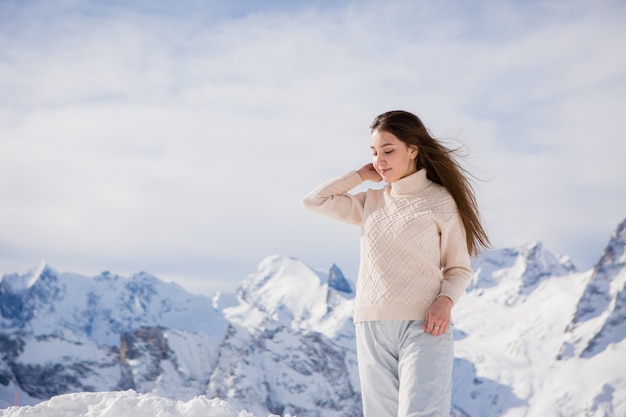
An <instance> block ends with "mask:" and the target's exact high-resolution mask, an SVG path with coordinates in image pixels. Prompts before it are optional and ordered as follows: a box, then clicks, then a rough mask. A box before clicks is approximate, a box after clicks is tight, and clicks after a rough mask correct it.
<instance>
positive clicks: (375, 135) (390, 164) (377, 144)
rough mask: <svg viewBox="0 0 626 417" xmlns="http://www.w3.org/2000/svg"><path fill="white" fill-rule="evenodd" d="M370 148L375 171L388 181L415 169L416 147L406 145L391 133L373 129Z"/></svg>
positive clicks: (396, 179)
mask: <svg viewBox="0 0 626 417" xmlns="http://www.w3.org/2000/svg"><path fill="white" fill-rule="evenodd" d="M370 148H371V149H372V155H373V158H372V163H373V164H374V168H375V169H376V172H378V174H380V176H381V177H382V178H383V180H385V181H387V182H388V183H392V182H394V181H398V180H399V179H400V178H404V177H406V176H407V175H411V174H412V173H414V172H415V171H417V168H416V166H415V158H416V157H417V152H418V151H417V148H413V147H408V146H407V145H406V144H405V143H404V142H402V141H401V140H400V139H398V138H397V137H396V136H395V135H394V134H392V133H389V132H386V131H384V130H374V131H373V132H372V141H371V143H370Z"/></svg>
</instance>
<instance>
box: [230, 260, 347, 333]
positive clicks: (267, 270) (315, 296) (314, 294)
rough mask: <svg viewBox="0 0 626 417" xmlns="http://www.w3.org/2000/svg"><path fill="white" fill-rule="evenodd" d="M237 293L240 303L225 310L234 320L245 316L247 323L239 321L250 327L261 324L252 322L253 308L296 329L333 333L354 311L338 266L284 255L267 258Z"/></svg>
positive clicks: (345, 282) (264, 315)
mask: <svg viewBox="0 0 626 417" xmlns="http://www.w3.org/2000/svg"><path fill="white" fill-rule="evenodd" d="M338 288H341V290H339V289H338ZM345 290H348V291H345ZM237 296H238V297H239V299H240V305H239V306H235V307H232V308H227V309H225V310H224V312H225V314H227V316H228V317H229V318H230V319H231V320H234V321H237V317H245V321H246V322H245V323H243V322H241V321H239V323H240V324H242V325H244V326H246V327H250V328H253V327H258V326H259V323H257V322H254V321H253V322H250V321H249V318H250V317H251V316H255V315H254V314H253V313H251V310H257V311H258V312H260V313H262V316H263V317H269V318H271V319H272V320H274V321H276V322H278V323H281V324H282V325H284V326H287V327H290V328H293V329H298V330H301V331H317V332H320V333H323V334H326V335H334V334H335V333H336V332H337V331H338V330H340V329H341V328H342V327H343V325H344V321H345V319H346V317H350V315H351V314H352V308H351V304H350V302H349V298H351V296H352V291H351V287H350V285H349V283H348V282H347V280H346V279H345V277H344V276H343V274H342V273H341V270H339V268H337V267H336V266H335V267H334V268H331V269H330V271H329V272H327V273H325V272H322V271H317V270H314V269H312V268H311V267H309V266H307V265H306V264H304V263H303V262H301V261H299V260H297V259H295V258H289V257H285V256H278V255H276V256H270V257H268V258H265V259H264V260H263V261H262V262H261V263H260V264H259V266H258V268H257V272H256V273H254V274H251V275H249V276H248V277H247V278H246V279H245V280H244V282H243V284H242V285H241V286H240V287H239V289H238V292H237ZM256 316H258V315H256Z"/></svg>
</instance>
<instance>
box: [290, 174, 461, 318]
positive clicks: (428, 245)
mask: <svg viewBox="0 0 626 417" xmlns="http://www.w3.org/2000/svg"><path fill="white" fill-rule="evenodd" d="M361 182H362V179H361V176H360V175H359V174H358V173H357V172H356V171H352V172H349V173H348V174H346V175H344V176H341V177H339V178H336V179H334V180H331V181H329V182H327V183H325V184H323V185H321V186H320V187H318V188H316V189H315V190H313V191H312V192H311V193H309V194H308V195H307V196H306V197H305V198H304V200H303V201H302V204H303V205H304V206H305V207H306V208H307V209H309V210H312V211H314V212H318V213H321V214H324V215H327V216H330V217H333V218H336V219H339V220H342V221H345V222H348V223H352V224H358V225H361V263H360V268H359V276H358V279H357V288H356V298H355V311H354V321H355V322H359V321H370V320H423V319H424V318H425V315H426V310H427V309H428V307H429V306H430V305H431V304H432V303H433V301H434V300H435V299H436V298H437V297H438V296H439V295H445V296H447V297H449V298H450V299H451V300H452V301H453V302H455V303H456V302H457V300H458V299H459V297H461V295H462V294H463V292H464V291H465V288H466V287H467V284H468V282H469V278H470V275H471V272H472V271H471V266H470V256H469V252H468V249H467V243H466V239H465V229H464V227H463V223H462V221H461V218H460V216H459V214H458V212H457V208H456V204H455V202H454V199H453V198H452V196H451V195H450V193H448V191H447V190H446V189H445V188H444V187H442V186H440V185H438V184H436V183H434V182H432V181H430V180H428V179H427V178H426V171H425V170H423V169H422V170H419V171H417V172H416V173H414V174H411V175H409V176H407V177H404V178H402V179H400V180H398V181H396V182H394V183H391V184H390V185H386V186H385V187H384V188H381V189H369V190H367V191H364V192H359V193H355V194H349V193H348V191H350V190H351V189H353V188H354V187H356V186H357V185H359V184H361Z"/></svg>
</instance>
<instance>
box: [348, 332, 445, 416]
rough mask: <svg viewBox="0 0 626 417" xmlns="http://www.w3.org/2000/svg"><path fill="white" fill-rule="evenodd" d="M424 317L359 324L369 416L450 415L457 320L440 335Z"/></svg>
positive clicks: (361, 370) (365, 409)
mask: <svg viewBox="0 0 626 417" xmlns="http://www.w3.org/2000/svg"><path fill="white" fill-rule="evenodd" d="M422 324H423V321H409V320H403V321H396V320H390V321H364V322H359V323H356V346H357V358H358V364H359V377H360V379H361V394H362V397H363V416H364V417H426V416H428V417H449V416H450V407H451V402H452V398H451V397H452V363H453V361H454V347H453V344H454V339H453V336H452V328H453V326H452V323H450V328H449V329H448V331H447V332H446V333H445V334H443V335H441V336H433V335H431V334H428V333H425V332H424V330H423V329H422Z"/></svg>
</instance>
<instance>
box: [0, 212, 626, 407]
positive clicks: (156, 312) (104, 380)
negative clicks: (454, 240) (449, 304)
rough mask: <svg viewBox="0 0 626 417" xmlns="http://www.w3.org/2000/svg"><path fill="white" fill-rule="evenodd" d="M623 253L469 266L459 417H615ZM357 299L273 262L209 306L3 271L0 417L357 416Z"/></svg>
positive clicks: (155, 290) (625, 233)
mask: <svg viewBox="0 0 626 417" xmlns="http://www.w3.org/2000/svg"><path fill="white" fill-rule="evenodd" d="M625 242H626V221H625V222H624V223H622V224H621V225H619V227H618V228H617V230H616V232H615V233H614V234H613V236H612V237H611V240H610V242H609V244H608V246H607V248H606V250H605V252H604V254H602V255H601V257H600V260H599V261H598V263H597V265H596V266H595V267H594V268H593V269H592V270H590V271H583V272H579V271H576V269H575V268H574V266H573V265H572V263H571V262H570V260H569V259H568V258H567V257H564V256H559V255H554V254H552V253H550V252H549V251H547V250H545V249H544V248H543V246H542V245H541V244H540V243H535V244H530V245H526V246H523V247H519V248H508V249H500V250H492V251H487V252H485V253H484V254H483V255H482V256H481V257H480V258H479V259H477V260H475V262H474V275H473V277H472V281H471V283H470V286H469V288H468V291H467V293H466V294H465V296H464V297H463V298H462V299H461V300H460V302H459V303H458V305H457V306H455V309H454V312H453V314H454V317H453V319H454V322H455V330H454V331H455V338H456V340H457V343H456V353H455V368H454V392H453V415H454V416H455V417H461V416H471V417H479V416H502V417H514V416H541V417H544V416H547V417H550V416H555V417H556V416H564V417H567V416H571V417H574V416H576V417H578V416H624V415H626V395H625V393H626V378H625V377H624V375H626V372H624V371H626V368H625V367H624V365H622V363H623V356H624V354H625V353H626V341H625V340H624V339H625V338H626V304H625V302H626V291H625V285H626V254H625V250H624V248H625V247H626V243H625ZM352 288H353V283H352V282H351V281H350V280H348V279H346V278H345V277H344V276H343V275H342V274H341V271H340V270H339V268H337V267H336V266H335V265H333V266H332V267H331V268H330V270H329V271H321V270H318V269H315V268H311V267H309V266H307V265H306V264H304V263H303V262H301V261H299V260H297V259H293V258H287V257H282V256H271V257H268V258H267V259H265V260H263V261H262V262H261V263H260V265H259V267H258V270H257V271H256V272H254V273H252V274H250V275H249V276H248V277H246V278H245V279H244V280H243V282H242V284H241V286H240V288H239V289H238V291H237V293H236V294H216V295H215V296H214V297H212V298H207V297H200V296H194V295H191V294H188V293H187V292H185V291H184V290H183V289H182V288H180V287H178V286H176V285H174V284H165V283H163V282H161V281H159V280H158V279H156V278H155V277H152V276H150V275H148V274H145V273H140V274H137V275H134V276H132V277H129V278H124V277H119V276H115V275H112V274H109V273H103V274H101V275H100V276H98V277H95V278H88V277H82V276H78V275H74V274H65V273H58V272H56V271H54V270H53V269H52V268H49V267H47V266H45V265H40V266H39V267H38V268H35V269H34V270H33V271H32V272H30V273H28V274H25V275H16V274H13V275H6V276H4V277H3V279H2V280H1V281H0V313H1V317H0V348H1V351H0V352H1V354H2V357H1V358H0V359H1V360H0V407H6V406H9V405H11V404H13V401H14V399H15V394H16V393H17V394H18V396H19V401H20V403H21V404H27V403H31V404H35V403H37V402H40V401H42V400H44V399H47V398H49V397H50V396H55V395H59V394H63V393H68V392H79V391H111V390H122V393H123V392H130V391H123V390H127V389H133V390H135V391H137V392H139V393H146V392H150V393H153V394H157V395H159V396H161V397H168V398H172V399H177V400H182V401H191V400H192V398H194V397H195V396H198V395H204V396H206V398H213V397H219V398H221V399H222V400H226V401H228V402H229V403H230V404H231V405H232V406H233V407H236V408H238V409H242V410H248V411H250V412H251V413H254V415H257V416H266V415H268V414H269V413H274V414H279V415H285V414H292V415H298V416H307V415H311V416H315V415H319V416H325V417H326V416H330V417H332V416H359V415H361V414H360V413H361V411H360V388H359V383H358V375H357V367H356V354H355V346H354V327H353V325H352V323H351V322H352V303H353V297H354V294H353V290H352ZM120 395H123V394H120ZM57 398H59V397H57ZM64 398H74V399H76V401H79V398H80V401H82V400H83V399H84V398H85V397H64ZM124 398H126V397H124ZM129 398H130V397H129ZM132 398H133V399H128V401H135V399H134V398H135V397H132ZM203 398H204V397H203ZM70 401H71V400H70ZM77 407H78V406H77ZM0 415H2V414H1V412H0ZM7 415H8V414H7ZM15 415H17V414H15ZM24 415H25V414H24ZM189 415H195V414H189ZM225 415H229V414H225Z"/></svg>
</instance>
